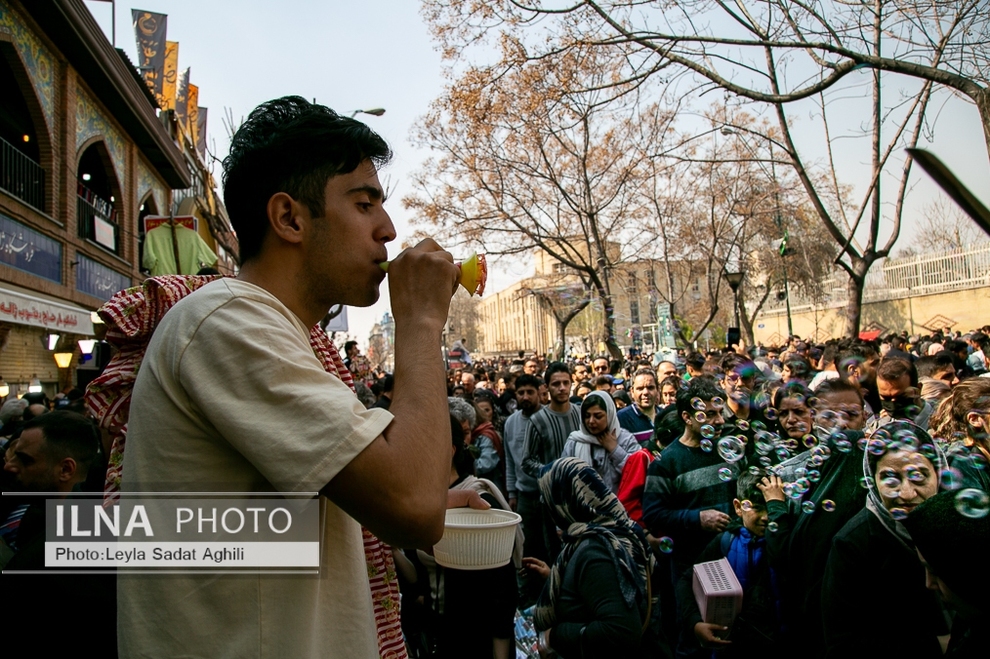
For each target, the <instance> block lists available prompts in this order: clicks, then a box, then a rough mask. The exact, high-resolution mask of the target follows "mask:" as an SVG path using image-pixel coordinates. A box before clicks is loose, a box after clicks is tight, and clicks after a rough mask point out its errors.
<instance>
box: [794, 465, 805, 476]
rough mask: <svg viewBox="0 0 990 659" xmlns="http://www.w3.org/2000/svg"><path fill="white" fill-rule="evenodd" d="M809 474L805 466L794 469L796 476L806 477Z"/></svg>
mask: <svg viewBox="0 0 990 659" xmlns="http://www.w3.org/2000/svg"><path fill="white" fill-rule="evenodd" d="M807 475H808V470H807V469H805V468H804V467H798V468H797V469H795V470H794V478H804V477H805V476H807Z"/></svg>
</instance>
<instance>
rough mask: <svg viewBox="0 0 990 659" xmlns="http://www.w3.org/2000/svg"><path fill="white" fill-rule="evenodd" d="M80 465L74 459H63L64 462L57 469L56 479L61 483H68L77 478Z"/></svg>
mask: <svg viewBox="0 0 990 659" xmlns="http://www.w3.org/2000/svg"><path fill="white" fill-rule="evenodd" d="M78 468H79V465H78V464H76V461H75V460H74V459H73V458H62V461H61V462H59V463H58V465H57V466H56V467H55V478H56V480H58V482H60V483H67V482H69V481H71V480H72V479H73V478H75V475H76V470H77V469H78Z"/></svg>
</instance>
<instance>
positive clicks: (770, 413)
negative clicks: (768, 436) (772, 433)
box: [763, 407, 777, 421]
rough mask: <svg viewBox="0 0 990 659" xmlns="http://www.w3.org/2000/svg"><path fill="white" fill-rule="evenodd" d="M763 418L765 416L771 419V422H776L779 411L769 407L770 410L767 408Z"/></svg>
mask: <svg viewBox="0 0 990 659" xmlns="http://www.w3.org/2000/svg"><path fill="white" fill-rule="evenodd" d="M763 416H765V417H766V418H767V419H769V420H770V421H774V420H776V419H777V410H775V409H774V408H772V407H768V408H767V409H766V410H765V411H764V412H763Z"/></svg>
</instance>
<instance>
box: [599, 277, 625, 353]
mask: <svg viewBox="0 0 990 659" xmlns="http://www.w3.org/2000/svg"><path fill="white" fill-rule="evenodd" d="M602 292H603V293H604V291H602ZM602 304H603V305H604V307H605V314H604V316H605V347H606V348H607V349H608V354H609V355H611V357H612V359H618V360H621V359H622V350H620V349H619V344H618V342H616V340H615V307H613V306H612V296H611V295H609V294H607V293H605V295H604V296H603V297H602Z"/></svg>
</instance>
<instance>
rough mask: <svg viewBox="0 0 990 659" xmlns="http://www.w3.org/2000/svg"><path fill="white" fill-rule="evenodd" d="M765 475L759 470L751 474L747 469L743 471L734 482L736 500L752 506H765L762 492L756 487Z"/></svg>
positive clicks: (765, 501) (765, 502)
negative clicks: (746, 502) (747, 502)
mask: <svg viewBox="0 0 990 659" xmlns="http://www.w3.org/2000/svg"><path fill="white" fill-rule="evenodd" d="M766 475H767V473H766V472H765V471H764V470H762V469H760V470H759V471H758V472H757V473H755V474H754V473H752V472H751V471H750V470H749V469H745V470H743V472H742V473H741V474H739V479H738V480H736V498H737V499H739V500H740V501H749V502H750V503H752V504H753V505H754V506H766V505H767V500H766V497H764V496H763V490H761V489H760V488H758V487H757V485H758V484H759V483H760V481H761V480H762V479H763V478H764V477H765V476H766Z"/></svg>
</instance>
